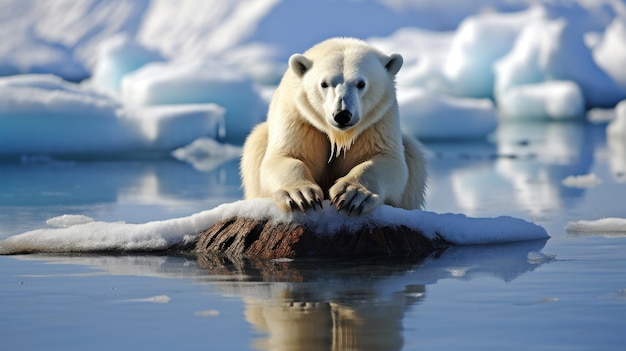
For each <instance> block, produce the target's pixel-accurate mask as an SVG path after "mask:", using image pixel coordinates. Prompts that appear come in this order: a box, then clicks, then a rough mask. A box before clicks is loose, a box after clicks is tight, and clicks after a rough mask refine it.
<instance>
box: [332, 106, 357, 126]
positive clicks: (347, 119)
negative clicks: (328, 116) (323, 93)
mask: <svg viewBox="0 0 626 351" xmlns="http://www.w3.org/2000/svg"><path fill="white" fill-rule="evenodd" d="M333 120H334V121H335V123H337V124H336V125H335V126H336V127H337V128H339V129H346V128H349V127H352V125H353V123H352V112H350V111H348V110H337V111H335V112H333Z"/></svg>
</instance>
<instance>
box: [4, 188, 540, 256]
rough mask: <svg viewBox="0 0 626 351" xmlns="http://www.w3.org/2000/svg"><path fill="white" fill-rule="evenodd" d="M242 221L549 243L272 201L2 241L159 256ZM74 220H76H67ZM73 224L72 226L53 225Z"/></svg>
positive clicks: (510, 232) (432, 220)
mask: <svg viewBox="0 0 626 351" xmlns="http://www.w3.org/2000/svg"><path fill="white" fill-rule="evenodd" d="M233 216H241V217H246V218H257V219H270V220H271V221H277V222H291V221H299V222H301V223H305V224H306V225H307V227H308V228H310V229H311V230H313V231H314V232H316V233H318V234H319V235H325V234H326V235H327V234H328V233H333V232H336V231H338V230H339V229H341V228H347V229H348V230H355V229H358V228H362V227H368V226H373V225H377V226H386V225H388V226H394V225H405V226H407V227H409V228H415V229H418V230H421V231H422V232H423V233H424V235H425V236H427V237H429V238H434V237H435V236H436V235H441V236H442V237H443V238H444V239H446V240H448V241H450V242H452V243H454V244H456V245H477V244H494V243H507V242H518V241H526V240H536V239H547V238H549V236H548V234H547V233H546V231H545V229H543V228H542V227H541V226H539V225H536V224H534V223H531V222H527V221H525V220H522V219H518V218H513V217H506V216H502V217H496V218H472V217H467V216H465V215H462V214H450V213H447V214H438V213H434V212H426V211H418V210H414V211H408V210H402V209H398V208H394V207H391V206H387V205H384V206H380V207H378V208H377V209H375V210H374V211H373V212H371V213H369V214H367V215H363V216H356V217H348V216H346V215H345V214H342V213H339V212H337V210H336V209H335V208H334V207H333V206H331V205H330V203H329V202H328V201H326V202H325V203H324V208H323V209H321V210H318V211H309V212H307V214H301V213H284V212H281V211H280V210H279V209H278V208H277V207H276V206H275V205H274V203H273V201H272V200H271V199H256V200H248V201H244V200H242V201H237V202H234V203H228V204H223V205H220V206H218V207H216V208H214V209H211V210H207V211H204V212H199V213H196V214H193V215H191V216H188V217H181V218H175V219H168V220H162V221H155V222H148V223H142V224H131V223H121V222H86V223H80V221H78V222H77V223H79V224H76V225H71V226H69V227H66V228H45V229H38V230H33V231H30V232H26V233H22V234H18V235H15V236H12V237H9V238H7V239H5V240H3V241H0V253H4V254H7V253H12V252H89V251H159V250H166V249H168V248H170V247H172V246H174V245H185V244H187V243H191V242H193V241H194V240H195V238H196V236H197V235H198V234H199V233H201V232H202V231H203V230H205V229H207V228H209V227H210V226H211V225H213V224H214V223H216V222H217V221H219V220H222V219H226V218H231V217H233ZM69 218H73V217H69ZM53 222H63V223H64V224H70V221H69V220H61V219H59V220H55V221H53Z"/></svg>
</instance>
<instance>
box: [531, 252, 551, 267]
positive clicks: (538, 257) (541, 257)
mask: <svg viewBox="0 0 626 351" xmlns="http://www.w3.org/2000/svg"><path fill="white" fill-rule="evenodd" d="M527 258H528V263H530V264H543V263H548V262H552V261H554V260H555V259H556V254H544V253H541V252H538V251H531V252H529V253H528V256H527Z"/></svg>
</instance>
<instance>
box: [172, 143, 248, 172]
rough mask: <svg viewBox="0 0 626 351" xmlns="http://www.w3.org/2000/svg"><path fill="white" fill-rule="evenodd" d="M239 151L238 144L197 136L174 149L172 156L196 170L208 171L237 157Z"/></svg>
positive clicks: (240, 150) (239, 154)
mask: <svg viewBox="0 0 626 351" xmlns="http://www.w3.org/2000/svg"><path fill="white" fill-rule="evenodd" d="M241 152H242V148H241V147H240V146H235V145H230V144H222V143H219V142H217V141H215V140H214V139H211V138H199V139H196V140H194V141H193V142H192V143H191V144H189V145H187V146H184V147H181V148H179V149H176V150H174V151H173V152H172V156H173V157H174V158H176V159H178V160H181V161H185V162H187V163H189V164H191V165H192V166H193V168H195V169H197V170H200V171H210V170H213V169H215V168H217V166H219V165H220V164H222V163H224V162H226V161H228V160H232V159H234V158H239V157H240V156H241Z"/></svg>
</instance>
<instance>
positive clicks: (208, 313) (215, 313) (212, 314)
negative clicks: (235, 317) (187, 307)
mask: <svg viewBox="0 0 626 351" xmlns="http://www.w3.org/2000/svg"><path fill="white" fill-rule="evenodd" d="M219 315H220V311H217V310H204V311H196V312H194V316H196V317H217V316H219Z"/></svg>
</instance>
